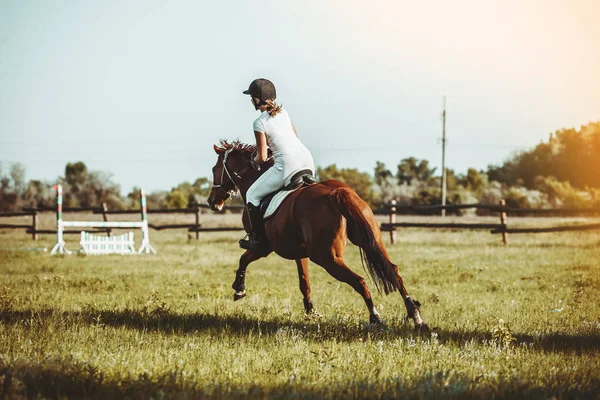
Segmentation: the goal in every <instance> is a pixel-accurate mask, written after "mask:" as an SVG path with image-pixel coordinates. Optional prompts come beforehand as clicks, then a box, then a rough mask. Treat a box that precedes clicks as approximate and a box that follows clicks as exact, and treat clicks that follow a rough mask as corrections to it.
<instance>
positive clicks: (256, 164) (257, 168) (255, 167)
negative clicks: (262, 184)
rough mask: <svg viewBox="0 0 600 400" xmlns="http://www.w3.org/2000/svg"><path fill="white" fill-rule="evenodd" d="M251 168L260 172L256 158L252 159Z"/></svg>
mask: <svg viewBox="0 0 600 400" xmlns="http://www.w3.org/2000/svg"><path fill="white" fill-rule="evenodd" d="M250 166H251V167H252V168H253V169H255V170H256V171H260V163H259V162H258V161H256V158H254V157H252V158H251V159H250Z"/></svg>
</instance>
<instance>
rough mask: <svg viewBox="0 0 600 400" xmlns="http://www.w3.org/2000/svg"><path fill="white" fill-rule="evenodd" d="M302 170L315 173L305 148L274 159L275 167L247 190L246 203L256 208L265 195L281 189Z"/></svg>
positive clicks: (312, 162) (313, 165)
mask: <svg viewBox="0 0 600 400" xmlns="http://www.w3.org/2000/svg"><path fill="white" fill-rule="evenodd" d="M302 169H310V170H311V171H312V172H313V174H314V173H315V163H314V161H313V158H312V155H311V154H310V152H309V151H308V150H307V149H306V148H302V149H298V151H297V152H296V153H294V154H290V155H282V156H280V157H279V158H277V159H275V165H273V166H272V167H271V168H269V169H268V170H267V172H265V173H264V174H262V175H261V176H259V177H258V179H257V180H256V181H254V183H253V184H252V186H250V188H248V191H247V192H246V202H247V203H252V204H253V205H254V206H257V207H258V206H259V205H260V201H261V200H262V199H263V198H264V197H265V196H266V195H268V194H269V193H273V192H275V191H277V190H279V189H281V188H282V187H283V186H284V185H285V181H286V179H288V178H289V177H291V176H292V175H294V174H295V173H296V172H298V171H300V170H302Z"/></svg>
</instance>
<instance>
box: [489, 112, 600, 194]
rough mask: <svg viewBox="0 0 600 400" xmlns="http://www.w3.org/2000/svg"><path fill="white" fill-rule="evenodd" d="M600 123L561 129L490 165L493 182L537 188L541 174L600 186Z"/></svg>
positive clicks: (583, 185)
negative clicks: (534, 144)
mask: <svg viewBox="0 0 600 400" xmlns="http://www.w3.org/2000/svg"><path fill="white" fill-rule="evenodd" d="M598 154H600V122H595V123H590V124H588V125H586V126H582V127H581V128H580V129H579V130H576V129H562V130H559V131H556V132H555V133H554V134H550V137H549V139H548V142H542V143H540V144H538V145H537V146H535V147H534V148H533V149H531V150H528V151H522V152H520V153H516V154H514V155H513V156H512V157H510V158H509V159H507V160H506V161H505V162H504V163H503V164H502V165H501V166H495V165H491V166H489V167H488V177H489V180H490V181H494V180H495V181H498V182H501V183H505V184H508V185H511V186H514V185H518V184H520V183H522V184H523V185H525V186H526V187H527V188H533V187H535V182H536V179H537V177H538V176H543V177H554V178H556V179H557V180H558V181H561V182H569V183H570V184H571V185H572V186H573V188H576V189H584V188H586V187H590V188H600V158H599V157H598Z"/></svg>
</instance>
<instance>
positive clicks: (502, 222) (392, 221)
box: [381, 200, 600, 244]
mask: <svg viewBox="0 0 600 400" xmlns="http://www.w3.org/2000/svg"><path fill="white" fill-rule="evenodd" d="M470 208H475V209H484V210H488V211H489V212H491V213H498V214H499V222H498V223H497V224H488V223H423V222H397V221H396V215H398V214H408V213H409V212H410V213H412V214H426V215H427V214H429V215H431V214H433V213H436V214H438V215H439V214H440V212H441V210H446V211H458V210H464V209H470ZM384 213H385V214H387V215H389V222H384V223H382V224H381V230H382V231H387V232H390V241H391V242H392V243H395V242H396V239H397V233H396V229H397V228H435V229H491V231H490V233H492V234H502V242H503V243H504V244H508V234H509V233H545V232H572V231H584V230H595V229H600V224H582V225H571V226H553V227H546V228H535V227H534V228H509V227H508V215H509V214H514V215H519V216H523V215H536V216H567V215H586V216H590V215H600V209H599V208H554V209H546V208H538V209H536V208H514V207H507V206H506V202H505V201H504V200H501V201H500V203H499V204H456V205H446V206H442V205H433V206H398V205H396V203H395V202H394V201H392V202H391V203H389V204H386V206H385V208H384Z"/></svg>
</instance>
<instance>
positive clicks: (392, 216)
mask: <svg viewBox="0 0 600 400" xmlns="http://www.w3.org/2000/svg"><path fill="white" fill-rule="evenodd" d="M208 208H210V207H209V206H208V205H207V204H199V203H195V202H191V203H189V204H188V206H187V207H185V208H177V209H170V208H162V209H149V210H147V213H148V214H193V215H194V216H195V221H194V222H193V223H188V224H163V225H158V224H148V227H149V228H151V229H153V230H157V231H161V230H167V229H187V230H188V232H193V233H196V239H199V233H200V232H227V231H240V230H243V228H242V227H241V226H240V227H203V226H202V225H201V224H200V210H201V209H208ZM243 209H244V206H243V205H232V206H226V207H224V209H223V211H226V210H229V211H234V212H235V211H237V212H239V211H241V210H243ZM465 209H483V210H488V211H489V212H490V213H499V214H500V221H499V223H497V224H490V223H426V222H397V215H406V214H421V215H422V214H425V215H427V214H429V215H431V214H433V213H439V212H441V210H446V211H447V212H453V211H459V210H465ZM42 212H57V207H37V208H30V207H24V208H23V211H14V212H2V213H0V218H3V217H28V216H29V217H32V221H31V223H30V224H23V223H15V224H0V229H25V230H26V232H27V233H28V234H31V235H32V238H33V240H37V239H38V235H40V234H42V235H44V234H56V233H57V231H56V229H39V228H38V215H39V213H42ZM63 212H69V213H80V212H88V213H89V212H91V213H93V214H102V217H103V220H104V221H105V222H107V224H106V225H107V226H106V227H104V228H100V229H93V230H90V232H94V233H106V234H107V235H109V236H110V235H111V231H112V229H119V227H118V226H114V225H118V224H111V223H110V221H108V216H110V215H136V214H140V213H141V212H142V210H141V209H129V210H108V208H107V206H106V203H103V204H102V206H100V207H65V208H63ZM375 213H376V214H384V215H388V216H389V222H384V223H382V224H381V230H382V231H385V232H389V233H390V239H391V241H392V243H394V242H395V241H396V239H397V232H396V229H397V228H433V229H453V230H456V229H490V230H491V231H490V232H491V233H492V234H502V240H503V243H505V244H506V243H508V234H509V233H510V234H513V233H515V234H516V233H545V232H569V231H585V230H595V229H600V224H582V225H570V226H565V225H562V226H553V227H546V228H536V227H531V228H509V227H508V222H507V221H508V218H507V216H508V215H519V216H522V215H542V216H552V215H560V216H566V215H586V216H589V215H600V208H553V209H542V208H515V207H508V206H506V203H505V202H504V200H503V201H501V202H500V204H452V205H445V206H442V205H428V206H405V205H397V204H395V203H394V202H391V203H388V204H385V205H384V206H383V208H381V209H379V210H375ZM64 233H65V234H79V233H80V231H79V230H68V231H64Z"/></svg>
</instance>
